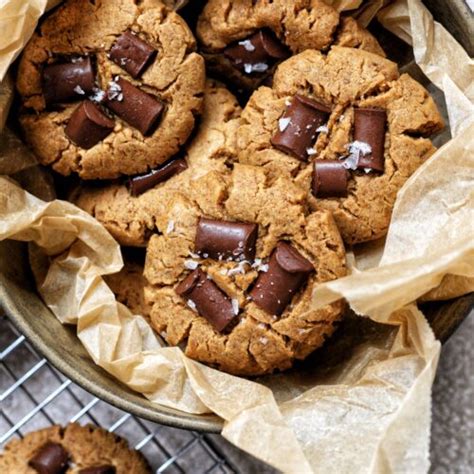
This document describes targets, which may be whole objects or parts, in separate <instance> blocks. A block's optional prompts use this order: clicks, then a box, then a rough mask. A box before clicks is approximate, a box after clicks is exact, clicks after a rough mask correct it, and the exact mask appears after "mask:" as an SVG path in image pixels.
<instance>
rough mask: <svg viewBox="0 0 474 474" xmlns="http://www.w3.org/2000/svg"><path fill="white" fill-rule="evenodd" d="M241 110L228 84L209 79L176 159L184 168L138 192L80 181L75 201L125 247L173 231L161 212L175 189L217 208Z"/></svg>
mask: <svg viewBox="0 0 474 474" xmlns="http://www.w3.org/2000/svg"><path fill="white" fill-rule="evenodd" d="M240 112H241V110H240V107H239V106H238V104H237V101H236V99H235V97H234V96H233V95H232V94H231V93H230V92H228V91H227V89H225V88H224V87H223V86H221V85H219V84H218V83H216V82H213V81H208V83H207V86H206V92H205V95H204V111H203V115H202V119H201V122H200V125H199V129H198V131H197V134H196V136H195V137H194V138H193V139H192V141H191V143H190V145H189V146H188V148H187V151H186V154H185V155H184V157H183V158H181V160H185V162H186V163H187V169H185V170H184V171H182V172H180V173H179V174H175V175H174V176H172V177H171V178H169V179H167V180H165V181H163V182H161V183H159V184H157V185H156V186H153V187H151V189H149V190H147V191H145V192H144V193H143V194H140V195H138V196H132V195H131V192H130V190H129V189H128V188H127V186H126V185H124V184H112V185H107V186H105V187H97V186H95V187H94V186H87V185H85V184H84V185H82V186H81V188H80V189H79V191H78V193H77V194H76V196H75V198H74V202H75V204H77V205H78V206H79V207H81V208H82V209H84V210H85V211H87V212H89V213H90V214H91V215H92V216H94V217H95V218H96V219H97V220H99V221H100V222H101V223H102V224H103V225H104V226H105V227H106V228H107V230H108V231H109V232H110V233H111V234H112V235H113V236H114V237H115V238H116V239H117V241H118V242H119V243H120V244H122V245H129V246H144V245H146V243H147V241H148V239H149V238H150V236H151V234H152V233H154V232H161V233H167V232H168V231H170V230H172V226H173V223H172V222H169V221H168V220H167V219H163V218H162V217H160V216H163V215H164V210H165V208H166V205H167V202H168V201H169V200H170V199H172V198H173V195H174V194H176V193H177V192H180V193H188V195H189V196H190V197H192V198H193V199H194V200H195V201H196V202H197V203H199V206H200V207H201V208H202V209H203V210H204V211H205V212H206V211H209V212H211V211H212V210H213V209H214V208H219V207H220V206H221V204H220V202H221V200H222V198H223V196H224V194H225V191H224V189H225V183H226V179H227V178H226V176H227V175H228V172H229V170H228V168H227V166H226V162H227V161H231V160H233V157H234V155H235V139H236V133H235V132H236V129H237V126H238V117H239V116H240Z"/></svg>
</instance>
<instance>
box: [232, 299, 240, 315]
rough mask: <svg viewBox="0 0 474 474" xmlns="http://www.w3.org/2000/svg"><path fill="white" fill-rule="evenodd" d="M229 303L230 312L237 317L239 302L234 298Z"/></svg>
mask: <svg viewBox="0 0 474 474" xmlns="http://www.w3.org/2000/svg"><path fill="white" fill-rule="evenodd" d="M231 302H232V311H233V312H234V314H235V315H236V316H237V315H238V314H239V302H238V300H236V299H234V298H232V300H231Z"/></svg>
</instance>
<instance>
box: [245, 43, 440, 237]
mask: <svg viewBox="0 0 474 474" xmlns="http://www.w3.org/2000/svg"><path fill="white" fill-rule="evenodd" d="M297 94H298V95H300V96H305V97H308V98H311V99H314V100H316V101H318V102H319V103H321V104H323V105H324V106H326V107H328V108H329V109H331V113H330V115H329V119H328V121H327V124H325V126H324V127H322V128H321V129H320V130H319V132H320V133H319V136H316V137H315V139H314V140H313V143H312V145H311V148H308V156H307V159H306V160H301V159H297V158H295V157H293V156H290V154H287V153H285V152H283V151H280V150H279V149H277V148H275V147H274V146H272V143H271V141H272V137H273V136H274V135H275V133H276V132H277V131H278V130H279V127H280V126H281V122H280V119H281V118H282V117H283V116H284V114H285V111H286V110H287V108H288V106H289V104H291V101H292V100H293V98H294V97H295V95H297ZM355 108H373V109H377V110H383V111H386V114H387V121H386V133H385V145H384V151H383V159H384V164H385V170H384V171H383V172H382V173H377V172H374V171H368V172H367V173H366V172H364V170H357V171H351V172H350V174H349V179H348V187H347V196H346V197H328V198H322V197H319V198H315V197H314V196H313V194H312V192H311V180H312V170H313V163H312V162H313V161H314V160H315V159H317V160H340V159H342V158H345V157H347V156H348V154H349V151H348V146H349V145H350V144H351V143H353V133H354V132H353V129H354V109H355ZM285 125H286V124H285ZM442 127H443V121H442V118H441V116H440V114H439V112H438V110H437V107H436V105H435V102H434V101H433V99H432V98H431V97H430V95H429V94H428V92H427V91H426V90H425V89H424V88H423V86H421V85H420V84H419V83H418V82H416V81H415V80H414V79H412V78H411V77H410V76H409V75H407V74H403V75H401V76H399V74H398V70H397V66H396V64H395V63H393V62H391V61H389V60H387V59H384V58H381V57H380V56H377V55H374V54H371V53H368V52H365V51H361V50H354V49H350V48H345V47H339V46H334V47H332V49H331V51H330V52H329V54H328V55H327V56H325V55H323V54H321V53H319V52H318V51H313V50H307V51H305V52H303V53H300V54H298V55H296V56H293V57H292V58H290V59H288V60H287V61H285V62H284V63H282V64H281V65H280V66H279V68H278V69H277V71H276V73H275V76H274V83H273V87H272V88H269V87H264V86H262V87H260V88H259V89H258V90H257V91H255V92H254V94H253V95H252V97H251V98H250V100H249V102H248V104H247V105H246V107H245V109H244V111H243V113H242V118H241V126H240V128H239V133H238V137H239V138H238V143H237V146H238V162H240V163H243V164H250V165H254V166H259V167H262V168H263V169H265V170H266V171H267V173H268V175H269V177H270V179H274V180H277V179H279V178H280V177H281V176H287V177H291V179H292V182H294V183H295V184H297V185H298V186H299V188H300V189H302V190H303V191H304V192H305V193H306V196H307V199H308V202H309V204H310V206H311V207H312V208H313V209H315V210H323V209H324V210H328V211H331V212H332V214H333V216H334V218H335V220H336V223H337V224H338V227H339V230H340V231H341V234H342V236H343V239H344V240H345V242H347V243H351V244H353V243H358V242H364V241H370V240H374V239H377V238H379V237H382V236H383V235H385V234H386V232H387V229H388V226H389V223H390V217H391V213H392V209H393V205H394V203H395V199H396V195H397V192H398V190H399V189H400V188H401V187H402V186H403V184H404V183H405V181H406V180H407V179H408V178H409V177H410V176H411V175H412V174H413V173H414V172H415V170H416V169H417V168H418V167H419V166H420V165H421V164H422V163H423V162H424V161H425V160H426V159H428V158H429V156H431V154H432V153H434V151H435V148H434V146H433V145H432V143H431V141H430V140H429V139H428V138H426V137H429V136H430V135H431V134H433V133H435V132H437V131H439V130H440V129H441V128H442ZM310 152H311V153H310Z"/></svg>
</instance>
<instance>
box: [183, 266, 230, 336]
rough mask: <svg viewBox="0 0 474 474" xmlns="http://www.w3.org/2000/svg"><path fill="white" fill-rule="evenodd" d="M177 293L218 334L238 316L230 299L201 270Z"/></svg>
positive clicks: (189, 278) (190, 276)
mask: <svg viewBox="0 0 474 474" xmlns="http://www.w3.org/2000/svg"><path fill="white" fill-rule="evenodd" d="M175 291H176V293H177V294H178V295H179V296H181V297H183V298H184V299H186V300H187V302H188V306H190V307H191V308H195V309H196V310H197V312H198V313H199V314H200V315H201V316H203V317H204V318H206V319H207V320H208V321H209V322H210V323H211V324H212V326H213V327H214V329H215V330H216V331H218V332H222V331H223V330H224V329H225V328H226V327H227V325H228V324H229V323H230V322H231V321H232V320H233V319H234V318H235V316H236V314H235V313H234V310H233V307H232V302H231V300H230V299H229V297H228V296H227V295H226V294H225V293H224V292H223V291H222V290H221V289H220V288H219V287H218V286H217V285H216V284H215V283H214V282H213V281H212V280H209V278H208V277H207V275H206V274H205V273H204V272H203V271H202V270H200V269H199V268H198V269H196V270H194V271H193V272H192V273H190V274H189V275H188V276H187V277H186V278H185V279H184V280H183V281H182V282H181V283H180V284H179V285H178V286H177V287H176V290H175Z"/></svg>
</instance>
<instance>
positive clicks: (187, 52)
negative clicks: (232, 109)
mask: <svg viewBox="0 0 474 474" xmlns="http://www.w3.org/2000/svg"><path fill="white" fill-rule="evenodd" d="M195 49H196V44H195V40H194V37H193V35H192V33H191V31H190V30H189V28H188V26H187V25H186V23H185V22H184V20H182V18H181V17H180V16H179V15H178V14H176V13H175V12H173V11H171V10H169V9H168V7H166V6H165V5H164V4H163V3H161V2H160V1H158V0H143V1H137V0H101V1H100V2H91V1H89V0H68V1H66V2H65V3H64V4H63V5H61V6H60V7H59V8H58V9H57V10H55V11H54V12H53V13H52V14H51V15H49V16H48V17H47V18H46V19H45V20H44V21H43V22H42V23H41V24H40V26H39V27H38V30H37V32H36V33H35V34H34V35H33V37H32V39H31V40H30V42H29V44H28V45H27V47H26V48H25V50H24V52H23V55H22V57H21V59H20V64H19V70H18V77H17V89H18V91H19V93H20V96H21V99H22V104H23V107H22V111H21V115H20V123H21V126H22V128H23V131H24V136H25V139H26V141H27V142H28V144H29V145H30V147H31V148H32V149H33V151H34V152H35V153H36V155H37V156H38V158H39V160H40V162H41V163H42V164H44V165H51V166H52V167H53V169H54V170H56V171H57V172H59V173H61V174H63V175H69V174H70V173H73V172H74V173H78V174H79V176H80V177H81V178H83V179H111V178H116V177H119V176H120V175H133V174H137V173H144V172H146V171H148V170H149V169H152V168H154V167H156V166H158V165H160V164H162V163H164V162H165V161H166V160H168V159H169V158H170V157H172V156H173V155H175V154H176V153H177V152H178V151H179V149H180V147H181V145H183V144H184V143H185V141H186V140H187V139H188V137H189V135H190V134H191V132H192V131H193V129H194V126H195V122H196V117H197V116H198V115H199V114H200V112H201V108H202V95H203V91H204V84H205V70H204V60H203V58H202V57H201V56H200V55H198V54H197V53H196V52H195Z"/></svg>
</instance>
